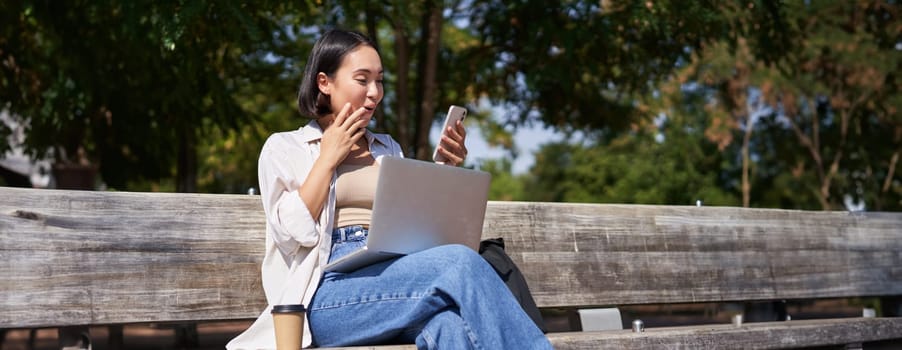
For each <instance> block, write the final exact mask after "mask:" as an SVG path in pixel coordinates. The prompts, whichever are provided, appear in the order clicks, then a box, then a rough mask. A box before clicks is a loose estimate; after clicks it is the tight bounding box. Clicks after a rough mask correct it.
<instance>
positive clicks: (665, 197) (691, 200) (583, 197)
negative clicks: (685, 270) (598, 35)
mask: <svg viewBox="0 0 902 350" xmlns="http://www.w3.org/2000/svg"><path fill="white" fill-rule="evenodd" d="M684 113H685V111H678V113H676V114H674V115H672V116H670V117H669V118H668V119H667V121H666V122H665V123H663V125H662V126H661V128H645V129H639V130H636V131H634V132H630V133H625V134H623V135H621V136H619V137H617V138H615V139H613V140H611V141H609V142H604V141H596V142H585V144H583V145H580V144H568V143H552V144H547V145H544V146H543V147H542V148H541V150H540V151H539V153H538V154H537V156H536V164H535V166H534V167H533V168H532V169H531V171H530V174H531V175H532V180H531V181H530V183H529V185H527V188H530V189H533V190H534V191H531V192H530V193H528V194H527V195H528V199H530V200H537V201H565V202H588V203H592V202H598V203H634V204H679V205H694V204H695V203H696V201H697V200H701V201H702V202H703V203H704V204H705V205H736V204H737V203H738V200H737V198H736V196H735V194H733V193H731V192H732V191H730V190H725V188H729V184H727V183H725V181H724V179H725V177H724V176H723V175H724V174H725V173H726V172H727V171H728V168H727V167H725V165H728V164H729V162H727V161H726V160H725V159H724V158H723V157H724V154H722V153H719V152H717V151H716V149H717V146H716V144H714V143H711V142H709V141H707V140H706V139H705V137H704V135H703V129H701V128H699V127H698V126H699V117H700V116H698V115H695V116H693V115H691V114H689V115H687V114H684ZM693 118H694V119H693ZM687 119H688V120H687ZM530 194H534V195H532V196H531V197H529V195H530Z"/></svg>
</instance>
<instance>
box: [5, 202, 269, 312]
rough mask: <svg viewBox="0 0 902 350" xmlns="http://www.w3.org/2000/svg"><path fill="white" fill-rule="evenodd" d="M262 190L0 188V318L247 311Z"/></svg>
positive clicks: (259, 244) (257, 291)
mask: <svg viewBox="0 0 902 350" xmlns="http://www.w3.org/2000/svg"><path fill="white" fill-rule="evenodd" d="M263 225H264V221H263V215H262V205H261V204H260V201H259V197H256V200H255V198H254V197H250V196H234V195H233V196H229V195H216V196H213V195H189V194H162V193H140V194H139V193H117V192H82V191H52V190H22V189H11V188H0V308H2V311H0V328H12V327H42V326H59V325H77V324H107V323H129V322H154V321H177V320H212V319H234V318H253V317H255V316H256V315H257V314H259V312H260V311H261V310H262V307H263V305H264V300H265V299H264V296H263V291H262V288H261V281H260V261H261V259H262V257H261V256H260V255H261V253H262V251H263V248H264V238H263V230H262V228H263Z"/></svg>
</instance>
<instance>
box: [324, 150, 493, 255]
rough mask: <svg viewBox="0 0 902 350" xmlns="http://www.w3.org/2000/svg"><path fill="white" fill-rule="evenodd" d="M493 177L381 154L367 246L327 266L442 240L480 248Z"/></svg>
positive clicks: (408, 251)
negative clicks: (490, 183)
mask: <svg viewBox="0 0 902 350" xmlns="http://www.w3.org/2000/svg"><path fill="white" fill-rule="evenodd" d="M490 181H491V175H490V174H489V173H487V172H484V171H478V170H471V169H464V168H459V167H454V166H448V165H441V164H435V163H432V162H425V161H420V160H414V159H406V158H400V157H388V156H386V157H383V158H382V162H381V164H380V165H379V180H378V182H377V184H376V197H375V199H373V218H372V220H371V221H370V229H369V237H368V238H367V242H366V246H364V247H363V248H361V249H360V250H357V251H355V252H353V253H349V254H348V255H345V256H343V257H341V258H339V259H338V260H335V261H333V262H331V263H329V264H328V265H326V266H325V268H324V269H325V270H326V271H338V272H350V271H353V270H356V269H359V268H361V267H363V266H367V265H370V264H373V263H377V262H380V261H384V260H387V259H391V258H393V257H397V256H401V255H406V254H411V253H415V252H418V251H421V250H425V249H429V248H432V247H436V246H439V245H444V244H462V245H465V246H467V247H470V248H472V249H473V250H478V249H479V241H480V240H481V239H482V223H483V220H484V219H485V208H486V202H487V201H488V194H489V182H490Z"/></svg>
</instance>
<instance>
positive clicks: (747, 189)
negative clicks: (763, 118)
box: [742, 113, 754, 208]
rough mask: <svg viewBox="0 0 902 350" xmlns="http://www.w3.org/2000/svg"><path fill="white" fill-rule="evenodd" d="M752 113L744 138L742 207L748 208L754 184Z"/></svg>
mask: <svg viewBox="0 0 902 350" xmlns="http://www.w3.org/2000/svg"><path fill="white" fill-rule="evenodd" d="M752 127H754V125H752V115H751V113H750V114H749V115H747V116H746V123H745V135H744V136H743V138H742V207H743V208H748V207H749V202H750V201H751V199H750V198H751V192H752V184H751V182H750V180H749V178H750V177H751V176H750V174H749V172H750V170H749V168H750V166H749V163H750V162H751V159H750V157H749V143H750V142H751V139H752V130H753V129H752Z"/></svg>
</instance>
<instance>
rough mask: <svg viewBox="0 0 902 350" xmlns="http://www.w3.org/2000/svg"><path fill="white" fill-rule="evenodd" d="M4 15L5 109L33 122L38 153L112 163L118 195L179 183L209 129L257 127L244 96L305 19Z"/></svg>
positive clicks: (196, 5) (135, 11) (51, 7)
mask: <svg viewBox="0 0 902 350" xmlns="http://www.w3.org/2000/svg"><path fill="white" fill-rule="evenodd" d="M2 6H3V7H2V8H0V12H2V13H3V14H4V15H3V16H4V18H3V20H4V21H3V22H4V23H5V25H4V27H3V32H2V33H0V35H2V36H0V37H2V40H0V55H2V57H0V61H3V62H6V64H4V65H2V73H3V79H2V81H0V84H2V89H0V90H2V91H3V92H2V95H0V101H3V102H4V104H5V106H6V108H8V109H9V111H10V112H11V114H13V115H16V116H20V117H22V118H23V121H27V123H28V125H29V128H28V137H27V138H26V146H28V149H29V151H30V153H31V154H32V155H34V156H36V157H43V156H45V155H51V156H53V157H55V158H56V159H57V160H58V161H60V162H77V163H93V164H100V165H101V174H102V177H103V180H104V181H105V182H106V183H107V184H109V185H110V186H112V187H121V186H126V184H127V183H129V182H132V181H135V180H137V179H142V178H143V179H150V180H153V179H161V178H165V177H169V176H172V175H173V170H174V168H175V161H176V159H177V156H178V155H179V153H181V154H186V153H187V154H188V155H189V158H193V157H194V156H193V154H194V152H196V151H195V149H194V148H193V146H194V144H195V141H194V140H195V139H196V138H198V137H201V138H203V137H204V136H205V135H206V133H207V132H209V131H210V129H209V128H208V129H205V128H204V125H215V126H217V127H219V128H223V129H226V130H237V129H239V128H240V126H241V125H244V124H246V123H248V122H250V121H252V120H253V117H254V116H253V115H252V114H249V113H248V112H247V111H245V110H243V109H242V108H241V107H240V105H239V102H238V101H237V100H236V97H235V94H236V91H237V89H238V88H239V87H240V86H242V85H243V84H246V83H248V81H252V79H255V78H256V79H259V75H257V74H259V73H271V72H272V71H273V70H272V67H273V66H276V65H278V64H279V63H281V62H279V61H274V60H269V59H267V55H269V54H271V53H277V54H278V53H281V52H282V51H285V50H284V49H281V50H280V49H279V48H278V47H276V45H274V44H273V43H275V42H278V40H283V41H286V42H285V43H284V45H287V44H290V42H287V40H286V39H290V36H289V35H288V34H287V33H286V32H285V31H284V28H285V27H284V25H283V23H281V22H280V21H281V20H283V18H282V14H283V13H285V12H293V11H296V10H297V9H295V8H292V7H286V6H285V5H276V4H271V3H268V2H252V3H234V2H219V1H189V2H165V3H160V2H154V1H124V2H122V1H117V0H109V1H67V2H64V3H59V2H53V1H15V0H13V1H9V2H4V3H3V5H2ZM292 53H295V52H292ZM275 77H276V75H270V76H268V77H267V78H266V79H273V78H275ZM4 146H5V145H4ZM48 152H50V153H48Z"/></svg>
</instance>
